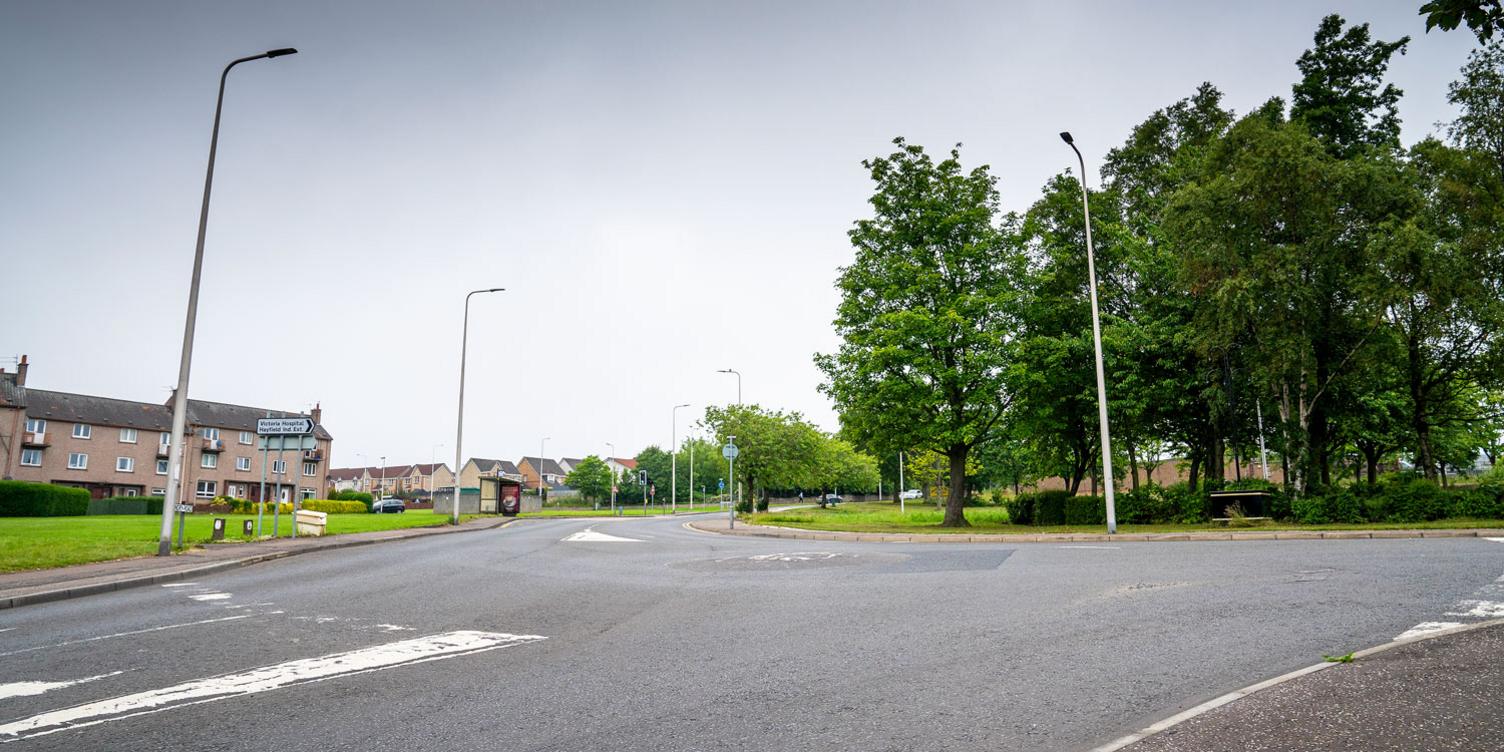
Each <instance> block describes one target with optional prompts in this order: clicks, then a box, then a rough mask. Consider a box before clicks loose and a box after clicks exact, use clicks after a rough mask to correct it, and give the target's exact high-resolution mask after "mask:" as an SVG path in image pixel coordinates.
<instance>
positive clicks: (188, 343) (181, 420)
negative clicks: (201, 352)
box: [157, 47, 298, 556]
mask: <svg viewBox="0 0 1504 752" xmlns="http://www.w3.org/2000/svg"><path fill="white" fill-rule="evenodd" d="M297 52H298V51H297V50H295V49H293V48H291V47H286V48H283V49H279V50H268V51H266V52H263V53H261V54H260V55H251V56H250V57H243V58H239V59H237V60H231V61H230V64H229V65H226V66H225V69H224V72H223V73H220V74H219V99H218V100H217V101H216V102H215V103H214V130H213V131H212V133H211V135H210V136H209V168H208V170H207V171H206V172H205V173H204V202H203V205H202V206H200V207H199V211H198V243H197V245H196V246H195V247H194V249H193V278H192V281H191V282H190V283H189V285H188V316H187V321H186V323H184V324H183V355H182V357H181V358H180V359H179V361H178V387H177V390H176V391H175V392H173V397H172V449H171V450H169V454H170V458H169V459H168V462H167V466H168V476H167V494H166V497H165V498H164V499H163V501H162V531H161V535H160V536H158V538H157V555H158V556H167V555H169V554H171V553H172V515H173V512H174V510H175V509H176V507H177V503H178V499H179V497H180V493H181V490H180V489H179V485H180V484H182V483H183V482H184V476H185V473H184V472H183V449H184V443H185V442H184V441H183V431H184V430H186V429H187V427H188V371H189V369H190V367H191V365H192V363H193V328H194V325H195V323H197V320H198V283H199V278H200V277H201V276H202V274H203V270H204V235H205V233H207V232H208V229H209V194H210V191H211V189H212V188H213V187H214V155H215V152H216V151H217V150H218V148H219V115H220V112H221V111H223V110H224V105H225V78H226V77H228V76H229V75H230V69H231V68H234V67H235V66H237V65H240V64H241V63H248V62H250V61H252V60H260V59H262V58H274V57H282V56H283V55H295V54H297Z"/></svg>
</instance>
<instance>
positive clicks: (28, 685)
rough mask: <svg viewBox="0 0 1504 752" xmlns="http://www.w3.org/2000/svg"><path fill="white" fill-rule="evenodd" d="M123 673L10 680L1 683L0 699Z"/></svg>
mask: <svg viewBox="0 0 1504 752" xmlns="http://www.w3.org/2000/svg"><path fill="white" fill-rule="evenodd" d="M123 673H125V672H124V671H111V672H110V673H108V674H100V675H99V676H85V677H84V678H82V679H74V680H73V681H51V682H49V681H23V682H10V683H9V684H0V700H4V699H8V698H11V697H31V696H33V695H39V694H42V693H44V692H51V691H52V690H54V689H62V688H63V687H71V686H73V685H75V684H85V683H88V682H91V681H98V680H100V679H105V678H108V677H111V676H115V675H116V674H123Z"/></svg>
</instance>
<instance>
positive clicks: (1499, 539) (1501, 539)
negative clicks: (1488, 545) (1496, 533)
mask: <svg viewBox="0 0 1504 752" xmlns="http://www.w3.org/2000/svg"><path fill="white" fill-rule="evenodd" d="M1483 540H1486V541H1493V542H1495V543H1504V538H1484V539H1483Z"/></svg>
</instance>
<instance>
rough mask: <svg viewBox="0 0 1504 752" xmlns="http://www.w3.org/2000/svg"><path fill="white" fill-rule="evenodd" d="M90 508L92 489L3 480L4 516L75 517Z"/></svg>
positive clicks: (0, 500) (0, 505)
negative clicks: (90, 492)
mask: <svg viewBox="0 0 1504 752" xmlns="http://www.w3.org/2000/svg"><path fill="white" fill-rule="evenodd" d="M88 511H89V492H88V491H85V490H84V489H82V488H71V487H69V486H54V485H52V484H51V483H27V482H25V481H19V480H0V517H72V516H75V515H83V514H87V513H88Z"/></svg>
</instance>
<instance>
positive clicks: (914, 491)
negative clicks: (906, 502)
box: [898, 488, 924, 499]
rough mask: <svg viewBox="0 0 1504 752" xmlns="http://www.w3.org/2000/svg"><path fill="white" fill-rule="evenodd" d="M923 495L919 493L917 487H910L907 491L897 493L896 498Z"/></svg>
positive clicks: (913, 497) (910, 497)
mask: <svg viewBox="0 0 1504 752" xmlns="http://www.w3.org/2000/svg"><path fill="white" fill-rule="evenodd" d="M923 495H924V494H921V493H919V489H917V488H911V489H909V490H907V491H904V492H903V493H901V494H899V495H898V498H900V499H917V498H919V497H920V496H923Z"/></svg>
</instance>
